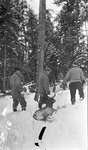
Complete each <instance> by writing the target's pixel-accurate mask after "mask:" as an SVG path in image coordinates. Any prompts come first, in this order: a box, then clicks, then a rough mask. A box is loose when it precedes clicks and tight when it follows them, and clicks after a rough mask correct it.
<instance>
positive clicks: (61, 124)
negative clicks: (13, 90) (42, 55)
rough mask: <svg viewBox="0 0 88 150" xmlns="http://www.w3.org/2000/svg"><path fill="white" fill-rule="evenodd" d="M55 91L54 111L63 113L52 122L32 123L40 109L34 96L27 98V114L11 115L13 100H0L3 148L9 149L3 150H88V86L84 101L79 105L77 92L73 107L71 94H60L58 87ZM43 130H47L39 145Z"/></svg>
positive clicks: (30, 95) (61, 92)
mask: <svg viewBox="0 0 88 150" xmlns="http://www.w3.org/2000/svg"><path fill="white" fill-rule="evenodd" d="M56 91H57V93H56V97H55V99H56V103H55V104H54V108H57V107H59V108H60V109H59V110H58V111H57V113H56V115H55V116H54V118H53V121H52V122H43V121H36V120H34V119H33V117H32V116H33V113H34V112H35V110H36V109H37V107H38V106H37V103H36V102H35V101H34V94H31V93H29V95H25V98H26V101H27V104H28V105H27V111H25V112H21V111H19V112H16V113H13V112H12V98H11V96H6V97H1V98H0V114H1V116H0V144H1V142H2V143H5V145H7V146H8V149H5V147H4V148H3V149H2V150H38V149H39V150H87V86H85V87H84V92H85V98H84V101H82V102H80V101H79V96H78V92H77V94H76V104H75V105H71V102H70V94H69V90H65V91H60V89H59V87H57V89H56ZM19 109H20V106H19ZM43 126H46V130H45V133H44V135H43V139H42V141H39V140H38V135H39V133H40V131H41V129H42V127H43ZM4 137H5V139H4ZM2 138H3V141H2ZM35 142H39V144H40V147H36V146H35V144H34V143H35ZM2 145H3V144H2ZM0 150H1V149H0Z"/></svg>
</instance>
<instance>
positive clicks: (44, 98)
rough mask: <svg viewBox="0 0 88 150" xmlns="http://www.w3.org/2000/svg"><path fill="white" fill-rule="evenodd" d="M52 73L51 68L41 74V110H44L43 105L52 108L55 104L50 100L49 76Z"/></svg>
mask: <svg viewBox="0 0 88 150" xmlns="http://www.w3.org/2000/svg"><path fill="white" fill-rule="evenodd" d="M49 72H50V69H49V68H45V70H44V72H43V73H41V75H40V78H39V95H40V100H39V108H40V109H41V108H42V105H43V104H46V107H52V104H53V102H54V99H53V98H49V97H48V95H49V94H50V90H49V78H48V74H49Z"/></svg>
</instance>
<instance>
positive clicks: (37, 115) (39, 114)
mask: <svg viewBox="0 0 88 150" xmlns="http://www.w3.org/2000/svg"><path fill="white" fill-rule="evenodd" d="M56 111H57V110H56V109H54V108H52V107H45V108H42V109H38V110H36V111H35V112H34V114H33V118H34V119H35V120H39V121H49V119H50V118H51V119H52V116H53V114H54V113H56Z"/></svg>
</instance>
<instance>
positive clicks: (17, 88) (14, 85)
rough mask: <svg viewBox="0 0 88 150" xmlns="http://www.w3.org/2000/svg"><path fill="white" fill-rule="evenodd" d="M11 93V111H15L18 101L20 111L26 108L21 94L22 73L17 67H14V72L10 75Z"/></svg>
mask: <svg viewBox="0 0 88 150" xmlns="http://www.w3.org/2000/svg"><path fill="white" fill-rule="evenodd" d="M10 87H11V94H12V98H13V111H14V112H16V111H17V106H18V104H19V103H20V105H21V107H22V111H23V110H26V101H25V99H24V96H23V95H22V91H23V75H22V73H21V72H20V70H19V68H15V72H14V73H13V74H12V76H11V77H10Z"/></svg>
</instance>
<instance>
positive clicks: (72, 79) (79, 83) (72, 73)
mask: <svg viewBox="0 0 88 150" xmlns="http://www.w3.org/2000/svg"><path fill="white" fill-rule="evenodd" d="M68 81H69V89H70V94H71V103H72V104H75V95H76V89H78V91H79V96H80V100H83V99H84V92H83V83H85V77H84V74H83V71H82V69H81V68H79V67H78V66H77V64H73V67H72V68H71V69H70V70H69V71H68V72H67V74H66V77H65V79H64V81H63V84H66V82H68Z"/></svg>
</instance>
